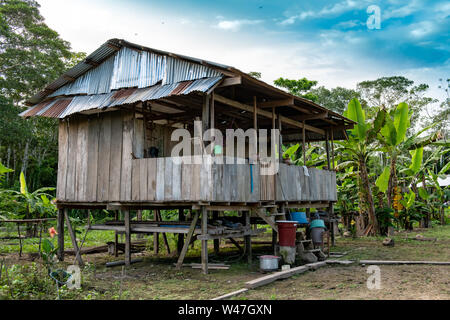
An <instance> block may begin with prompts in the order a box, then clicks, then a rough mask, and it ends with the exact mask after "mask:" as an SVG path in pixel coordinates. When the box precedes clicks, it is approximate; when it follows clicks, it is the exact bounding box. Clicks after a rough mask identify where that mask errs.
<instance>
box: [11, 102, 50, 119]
mask: <svg viewBox="0 0 450 320" xmlns="http://www.w3.org/2000/svg"><path fill="white" fill-rule="evenodd" d="M53 103H54V101H44V102H41V103H39V104H37V105H35V106H34V107H32V108H29V109H28V110H25V111H23V112H21V113H20V114H19V116H21V117H24V118H28V117H33V116H36V115H39V113H40V112H42V111H45V110H46V109H48V108H49V107H50V106H51V105H52V104H53Z"/></svg>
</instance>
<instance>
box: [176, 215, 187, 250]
mask: <svg viewBox="0 0 450 320" xmlns="http://www.w3.org/2000/svg"><path fill="white" fill-rule="evenodd" d="M178 221H180V222H181V221H185V219H184V210H183V208H179V209H178ZM183 242H184V234H182V233H179V234H178V241H177V254H178V255H180V253H181V250H183Z"/></svg>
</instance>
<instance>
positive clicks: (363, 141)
mask: <svg viewBox="0 0 450 320" xmlns="http://www.w3.org/2000/svg"><path fill="white" fill-rule="evenodd" d="M344 116H345V117H347V118H349V119H351V120H353V121H354V122H356V124H355V125H354V127H353V129H352V130H350V131H349V135H348V140H346V141H339V142H336V144H337V145H338V148H337V150H336V151H337V152H341V153H344V154H346V155H347V156H348V161H350V163H348V165H354V166H356V167H357V168H358V174H359V182H360V183H359V188H360V192H359V194H360V195H361V197H360V201H359V202H360V210H362V209H363V207H365V209H366V212H367V215H368V218H369V225H368V226H367V229H366V230H367V231H369V232H368V233H367V234H376V233H377V232H378V222H377V218H376V213H375V205H374V200H373V195H372V189H371V185H370V180H369V173H368V169H367V167H368V166H367V162H368V159H369V157H370V156H371V155H373V154H374V152H375V151H376V150H377V145H376V144H375V143H373V142H375V140H376V137H377V135H378V134H379V132H380V130H381V128H382V127H383V126H384V123H385V119H386V111H385V110H384V109H379V110H378V112H377V115H376V117H375V120H374V121H373V122H369V121H367V120H366V116H365V112H364V110H363V109H362V107H361V104H360V103H359V101H358V99H352V100H351V101H350V102H349V104H348V106H347V109H346V110H345V112H344ZM348 161H347V162H348Z"/></svg>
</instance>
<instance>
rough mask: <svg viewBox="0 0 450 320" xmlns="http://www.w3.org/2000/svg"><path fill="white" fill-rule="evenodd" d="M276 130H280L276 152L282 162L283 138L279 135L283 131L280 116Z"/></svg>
mask: <svg viewBox="0 0 450 320" xmlns="http://www.w3.org/2000/svg"><path fill="white" fill-rule="evenodd" d="M278 130H280V141H279V143H278V152H279V155H280V157H279V158H280V162H281V161H283V147H282V146H283V136H282V135H281V132H282V130H283V128H282V125H281V117H280V115H278Z"/></svg>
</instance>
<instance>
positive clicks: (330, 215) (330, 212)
mask: <svg viewBox="0 0 450 320" xmlns="http://www.w3.org/2000/svg"><path fill="white" fill-rule="evenodd" d="M328 219H329V221H330V231H331V232H330V233H331V245H332V246H333V247H334V246H335V245H336V239H335V238H336V235H335V234H334V224H335V223H336V222H335V221H334V207H333V202H331V201H330V204H329V206H328ZM332 220H333V221H332Z"/></svg>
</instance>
